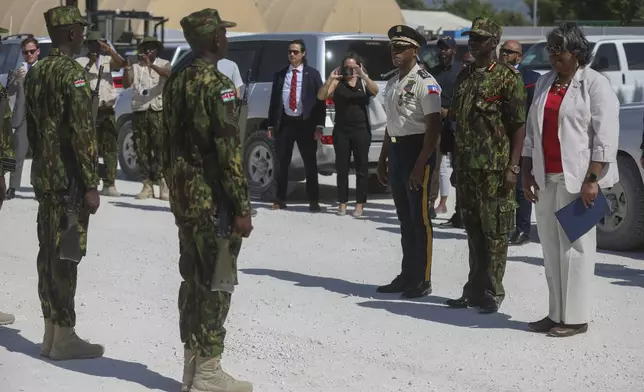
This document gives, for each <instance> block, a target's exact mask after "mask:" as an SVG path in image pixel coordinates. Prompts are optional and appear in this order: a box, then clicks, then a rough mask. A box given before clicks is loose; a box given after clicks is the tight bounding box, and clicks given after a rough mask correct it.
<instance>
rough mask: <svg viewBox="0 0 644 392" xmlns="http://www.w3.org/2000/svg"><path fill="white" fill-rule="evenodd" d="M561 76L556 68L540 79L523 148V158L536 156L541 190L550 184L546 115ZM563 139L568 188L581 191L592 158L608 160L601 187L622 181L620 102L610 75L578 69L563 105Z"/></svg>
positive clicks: (536, 176) (534, 166) (536, 175)
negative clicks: (552, 90)
mask: <svg viewBox="0 0 644 392" xmlns="http://www.w3.org/2000/svg"><path fill="white" fill-rule="evenodd" d="M556 77H557V72H556V71H550V72H548V73H547V74H545V75H542V76H541V77H540V78H539V80H538V81H537V85H536V86H535V90H534V99H533V101H532V105H531V106H530V110H529V112H528V119H527V121H526V137H525V141H524V143H523V151H522V152H521V156H524V157H528V158H532V174H533V175H534V179H535V181H536V183H537V185H538V186H539V188H541V189H545V184H546V174H545V164H544V156H543V113H544V107H545V105H546V99H547V97H548V91H549V90H550V87H551V86H552V84H553V83H554V81H555V78H556ZM559 143H560V145H561V160H562V165H563V174H564V179H565V182H566V189H567V190H568V192H570V193H572V194H576V193H579V192H580V191H581V185H582V183H583V181H584V178H585V177H586V173H587V172H588V166H589V165H590V162H591V161H596V162H606V165H605V166H604V170H603V171H602V173H601V175H600V177H599V187H600V188H610V187H612V186H613V185H614V184H615V183H616V182H618V181H619V173H618V171H617V148H618V144H619V100H618V98H617V96H616V95H615V92H614V91H613V89H612V88H611V86H610V83H609V81H608V79H606V77H605V76H604V75H602V74H600V73H599V72H597V71H595V70H593V69H591V68H588V67H583V68H579V69H578V70H577V72H576V73H575V76H574V78H573V79H572V81H571V82H570V86H569V87H568V91H567V92H566V95H565V96H564V98H563V101H562V102H561V108H560V109H559Z"/></svg>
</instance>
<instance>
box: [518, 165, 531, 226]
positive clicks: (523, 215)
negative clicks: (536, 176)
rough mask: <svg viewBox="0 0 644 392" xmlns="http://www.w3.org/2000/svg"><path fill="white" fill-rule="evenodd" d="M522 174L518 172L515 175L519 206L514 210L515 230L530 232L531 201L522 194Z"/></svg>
mask: <svg viewBox="0 0 644 392" xmlns="http://www.w3.org/2000/svg"><path fill="white" fill-rule="evenodd" d="M522 177H523V176H522V174H521V173H520V174H519V175H518V176H517V203H518V204H519V206H518V207H517V211H516V221H517V224H516V226H517V230H519V231H521V232H523V233H526V234H530V229H531V228H532V224H531V218H532V203H531V202H530V200H528V199H526V198H525V195H524V194H523V179H522Z"/></svg>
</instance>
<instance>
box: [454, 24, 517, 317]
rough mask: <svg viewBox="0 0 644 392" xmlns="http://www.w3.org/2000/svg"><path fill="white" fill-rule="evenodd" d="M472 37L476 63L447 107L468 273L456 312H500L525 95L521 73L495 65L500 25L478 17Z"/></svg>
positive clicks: (460, 77)
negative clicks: (452, 125)
mask: <svg viewBox="0 0 644 392" xmlns="http://www.w3.org/2000/svg"><path fill="white" fill-rule="evenodd" d="M466 34H469V36H470V37H469V47H470V51H471V53H472V55H473V56H474V59H475V62H474V63H473V64H471V65H469V66H468V67H467V68H465V69H464V70H463V71H461V72H460V73H459V75H458V77H457V79H456V85H455V87H454V91H455V96H454V100H453V103H452V107H451V109H450V112H451V116H452V118H453V119H454V120H455V121H456V122H457V126H456V129H457V132H456V148H455V150H456V154H455V164H454V169H455V170H456V180H457V184H456V188H457V195H458V201H459V208H460V209H461V215H462V218H463V223H464V225H465V230H466V231H467V235H468V244H469V259H470V273H469V276H468V281H467V283H466V284H465V286H464V287H463V295H462V297H461V298H458V299H452V300H448V301H447V304H448V305H449V306H450V307H453V308H465V307H468V306H478V307H479V308H480V311H481V312H482V313H494V312H497V311H498V309H499V306H500V305H501V302H502V301H503V298H504V297H505V292H504V289H503V283H502V280H503V274H504V273H505V264H506V261H507V252H508V235H509V233H510V232H511V231H512V230H514V220H515V215H514V210H515V206H516V202H515V197H514V192H515V187H516V181H517V175H518V174H519V166H518V164H519V159H520V157H521V149H522V147H523V139H524V137H525V129H524V127H523V125H524V123H525V102H526V92H525V89H524V87H523V81H522V79H521V75H520V73H519V71H517V70H516V69H515V68H514V67H512V66H509V65H506V64H502V63H497V62H496V61H495V60H494V58H495V56H494V54H495V50H496V47H497V45H498V44H499V39H500V37H501V27H500V26H499V25H498V24H497V23H496V22H494V21H493V20H491V19H487V18H476V19H475V20H474V21H473V22H472V28H471V30H469V31H467V32H466Z"/></svg>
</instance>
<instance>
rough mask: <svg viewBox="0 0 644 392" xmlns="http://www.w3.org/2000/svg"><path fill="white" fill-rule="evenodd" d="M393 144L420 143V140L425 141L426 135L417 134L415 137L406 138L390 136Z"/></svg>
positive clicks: (406, 136)
mask: <svg viewBox="0 0 644 392" xmlns="http://www.w3.org/2000/svg"><path fill="white" fill-rule="evenodd" d="M389 138H390V139H391V142H392V143H407V142H418V139H422V140H424V139H425V134H424V133H415V134H413V135H405V136H389Z"/></svg>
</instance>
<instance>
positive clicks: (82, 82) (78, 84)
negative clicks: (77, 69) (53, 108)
mask: <svg viewBox="0 0 644 392" xmlns="http://www.w3.org/2000/svg"><path fill="white" fill-rule="evenodd" d="M86 85H87V83H85V79H76V80H74V87H76V88H78V87H85V86H86Z"/></svg>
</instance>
